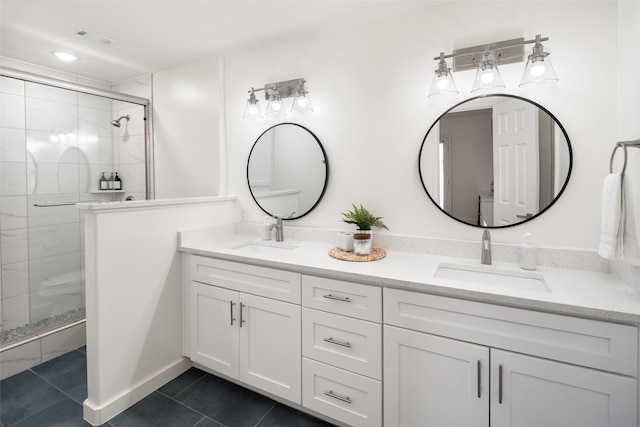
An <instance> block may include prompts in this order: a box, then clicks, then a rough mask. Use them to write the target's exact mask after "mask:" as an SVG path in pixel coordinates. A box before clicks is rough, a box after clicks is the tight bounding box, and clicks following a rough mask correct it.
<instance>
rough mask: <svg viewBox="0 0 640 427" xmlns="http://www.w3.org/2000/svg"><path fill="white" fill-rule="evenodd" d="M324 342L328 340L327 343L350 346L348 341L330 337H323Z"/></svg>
mask: <svg viewBox="0 0 640 427" xmlns="http://www.w3.org/2000/svg"><path fill="white" fill-rule="evenodd" d="M324 342H328V343H329V344H335V345H340V346H342V347H347V348H351V347H352V346H351V343H350V342H349V341H338V340H334V339H333V338H332V337H329V338H325V339H324Z"/></svg>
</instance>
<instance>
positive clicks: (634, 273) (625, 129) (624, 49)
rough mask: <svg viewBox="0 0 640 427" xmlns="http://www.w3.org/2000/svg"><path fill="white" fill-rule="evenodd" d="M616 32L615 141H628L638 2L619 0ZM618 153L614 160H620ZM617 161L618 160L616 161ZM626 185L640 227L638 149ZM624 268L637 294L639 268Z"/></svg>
mask: <svg viewBox="0 0 640 427" xmlns="http://www.w3.org/2000/svg"><path fill="white" fill-rule="evenodd" d="M618 17H619V30H618V108H617V110H618V114H617V119H618V122H617V140H618V141H628V140H633V139H638V138H640V120H639V118H640V97H639V96H638V95H639V94H640V79H638V70H639V69H640V49H639V48H638V46H639V45H640V2H638V1H623V0H620V1H619V12H618ZM620 154H621V153H620V150H618V154H617V156H616V157H618V158H621V157H622V156H620ZM618 160H619V159H618ZM626 174H627V175H626V178H627V179H628V180H629V182H633V183H634V184H636V187H635V188H636V189H637V191H636V193H635V194H636V197H635V200H634V202H635V206H636V208H635V209H636V212H637V215H636V225H640V185H637V183H640V149H638V148H631V149H629V160H628V167H627V171H626ZM620 267H625V268H626V269H627V270H626V273H627V274H628V276H629V277H635V278H636V279H635V280H630V282H629V283H634V284H635V286H636V289H637V290H638V291H639V292H640V282H639V281H638V280H637V277H639V276H640V267H629V266H627V265H624V266H620Z"/></svg>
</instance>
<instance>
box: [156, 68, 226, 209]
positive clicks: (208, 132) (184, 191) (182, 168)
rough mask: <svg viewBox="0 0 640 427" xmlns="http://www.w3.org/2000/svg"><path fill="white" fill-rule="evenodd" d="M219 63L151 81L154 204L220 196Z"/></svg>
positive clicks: (163, 74)
mask: <svg viewBox="0 0 640 427" xmlns="http://www.w3.org/2000/svg"><path fill="white" fill-rule="evenodd" d="M218 88H219V84H218V60H217V59H211V60H207V61H203V62H199V63H196V64H192V65H187V66H185V67H182V68H178V69H174V70H169V71H163V72H160V73H156V74H154V76H153V124H154V146H155V147H154V150H155V165H156V166H155V190H156V198H158V199H164V198H173V197H192V196H214V195H217V194H219V181H220V179H219V167H218V165H219V164H220V159H219V150H218V103H219V91H218Z"/></svg>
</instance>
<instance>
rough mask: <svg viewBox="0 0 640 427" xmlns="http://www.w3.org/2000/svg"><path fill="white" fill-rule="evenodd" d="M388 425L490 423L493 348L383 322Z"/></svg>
mask: <svg viewBox="0 0 640 427" xmlns="http://www.w3.org/2000/svg"><path fill="white" fill-rule="evenodd" d="M384 343H385V345H384V396H385V399H384V425H386V426H394V427H447V426H451V427H460V426H465V427H473V426H483V427H486V426H487V425H488V424H489V349H488V348H487V347H483V346H479V345H475V344H469V343H465V342H461V341H456V340H452V339H448V338H442V337H437V336H435V335H429V334H425V333H420V332H414V331H409V330H406V329H400V328H395V327H393V326H384Z"/></svg>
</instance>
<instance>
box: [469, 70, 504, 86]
mask: <svg viewBox="0 0 640 427" xmlns="http://www.w3.org/2000/svg"><path fill="white" fill-rule="evenodd" d="M504 86H505V85H504V81H503V80H502V76H501V75H500V70H498V67H497V66H496V65H490V66H483V65H480V67H478V71H477V72H476V79H475V80H474V82H473V88H472V89H471V92H478V91H480V90H487V89H498V88H502V87H504Z"/></svg>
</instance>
